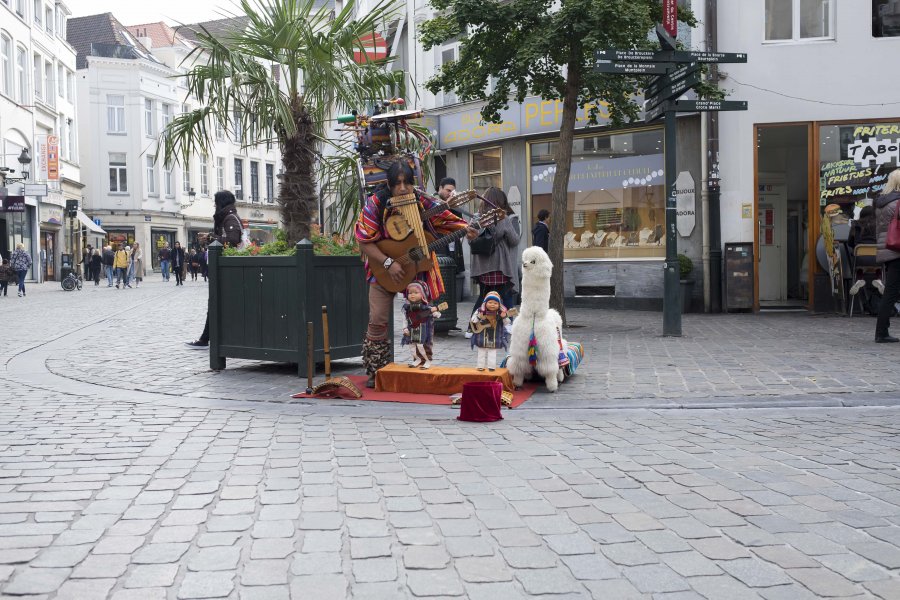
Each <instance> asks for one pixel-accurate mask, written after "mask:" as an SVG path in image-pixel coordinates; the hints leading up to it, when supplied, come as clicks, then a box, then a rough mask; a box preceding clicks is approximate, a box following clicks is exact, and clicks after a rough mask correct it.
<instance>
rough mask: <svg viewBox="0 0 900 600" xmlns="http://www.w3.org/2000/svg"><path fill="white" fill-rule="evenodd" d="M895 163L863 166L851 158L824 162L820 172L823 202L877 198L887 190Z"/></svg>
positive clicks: (820, 189) (820, 195)
mask: <svg viewBox="0 0 900 600" xmlns="http://www.w3.org/2000/svg"><path fill="white" fill-rule="evenodd" d="M894 168H895V167H894V166H893V165H881V166H874V165H873V166H861V165H859V164H858V163H856V162H855V161H853V160H852V159H847V160H838V161H834V162H827V163H822V166H821V169H820V171H819V178H820V180H819V198H820V204H821V205H823V206H824V205H826V204H850V203H855V202H857V201H859V200H862V199H864V198H875V197H876V196H878V195H879V194H880V193H881V190H883V189H884V184H885V182H886V181H887V177H888V175H889V174H890V173H891V171H893V170H894Z"/></svg>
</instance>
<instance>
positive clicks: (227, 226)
mask: <svg viewBox="0 0 900 600" xmlns="http://www.w3.org/2000/svg"><path fill="white" fill-rule="evenodd" d="M214 199H215V203H216V212H215V213H214V214H213V233H212V235H210V236H209V237H208V238H207V239H208V240H209V241H210V242H212V241H216V240H218V242H219V243H220V244H222V245H223V246H232V247H235V248H236V247H237V246H238V245H239V244H240V243H241V219H240V217H239V216H238V214H237V209H236V208H235V207H234V202H235V199H234V194H232V193H231V192H229V191H228V190H220V191H218V192H216V195H215V198H214ZM185 345H186V346H188V347H189V348H193V349H195V350H196V349H198V348H206V347H207V346H209V311H207V312H206V324H205V325H204V326H203V333H201V334H200V338H199V339H197V340H195V341H193V342H185Z"/></svg>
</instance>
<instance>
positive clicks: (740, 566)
mask: <svg viewBox="0 0 900 600" xmlns="http://www.w3.org/2000/svg"><path fill="white" fill-rule="evenodd" d="M719 566H720V567H722V568H723V569H724V570H725V571H727V572H728V573H729V574H730V575H731V576H732V577H734V578H735V579H737V580H739V581H741V582H743V583H744V584H745V585H747V586H749V587H753V588H759V587H772V586H776V585H785V584H788V583H790V582H791V580H790V579H789V578H788V577H787V576H785V574H784V571H783V570H782V569H780V568H778V567H774V566H772V565H770V564H768V563H765V562H763V561H761V560H757V559H753V558H737V559H735V560H728V561H722V562H720V563H719Z"/></svg>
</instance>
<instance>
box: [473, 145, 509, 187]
mask: <svg viewBox="0 0 900 600" xmlns="http://www.w3.org/2000/svg"><path fill="white" fill-rule="evenodd" d="M470 156H471V157H472V171H471V173H472V180H471V185H470V187H469V189H472V190H477V191H478V192H479V193H484V191H485V190H486V189H488V188H489V187H496V188H500V189H503V174H502V171H503V167H502V164H503V160H502V157H503V155H502V151H501V149H500V148H486V149H484V150H477V151H474V152H472V153H471V154H470Z"/></svg>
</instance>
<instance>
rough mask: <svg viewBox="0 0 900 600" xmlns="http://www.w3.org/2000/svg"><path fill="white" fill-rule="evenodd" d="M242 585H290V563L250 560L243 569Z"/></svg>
mask: <svg viewBox="0 0 900 600" xmlns="http://www.w3.org/2000/svg"><path fill="white" fill-rule="evenodd" d="M240 582H241V585H248V586H252V585H259V586H271V585H280V584H287V583H288V561H286V560H250V561H247V562H244V563H243V564H242V567H241V577H240Z"/></svg>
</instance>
